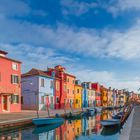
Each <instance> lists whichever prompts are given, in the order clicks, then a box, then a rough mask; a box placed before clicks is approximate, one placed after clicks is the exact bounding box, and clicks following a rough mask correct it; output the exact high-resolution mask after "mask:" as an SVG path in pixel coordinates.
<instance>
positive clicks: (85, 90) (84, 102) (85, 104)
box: [82, 82, 88, 107]
mask: <svg viewBox="0 0 140 140" xmlns="http://www.w3.org/2000/svg"><path fill="white" fill-rule="evenodd" d="M82 87H83V93H82V107H88V85H87V83H86V82H83V83H82Z"/></svg>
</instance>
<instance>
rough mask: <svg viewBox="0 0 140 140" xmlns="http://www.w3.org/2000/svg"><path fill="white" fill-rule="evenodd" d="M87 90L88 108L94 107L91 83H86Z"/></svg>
mask: <svg viewBox="0 0 140 140" xmlns="http://www.w3.org/2000/svg"><path fill="white" fill-rule="evenodd" d="M87 89H88V107H93V106H95V102H96V101H95V89H94V88H92V83H91V82H87Z"/></svg>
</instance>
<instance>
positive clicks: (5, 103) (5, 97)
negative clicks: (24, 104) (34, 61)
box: [3, 95, 8, 111]
mask: <svg viewBox="0 0 140 140" xmlns="http://www.w3.org/2000/svg"><path fill="white" fill-rule="evenodd" d="M3 111H8V96H7V95H3Z"/></svg>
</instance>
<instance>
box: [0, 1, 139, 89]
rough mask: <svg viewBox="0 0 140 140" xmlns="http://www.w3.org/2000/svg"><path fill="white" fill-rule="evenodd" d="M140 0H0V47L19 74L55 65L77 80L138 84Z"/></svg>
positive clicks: (118, 85) (135, 86)
mask: <svg viewBox="0 0 140 140" xmlns="http://www.w3.org/2000/svg"><path fill="white" fill-rule="evenodd" d="M139 36H140V1H138V0H123V1H122V0H12V1H11V0H0V49H3V50H6V51H8V52H9V56H10V57H12V58H15V59H19V60H21V61H22V62H23V64H22V72H26V71H28V70H30V69H31V68H32V67H35V68H39V69H46V68H47V67H53V66H55V65H58V64H61V65H63V66H65V67H66V68H67V70H68V71H69V72H70V73H73V74H75V75H76V76H77V78H78V79H81V80H82V81H93V82H97V81H98V82H100V83H101V84H104V85H106V86H107V87H109V86H112V87H113V88H129V89H130V90H135V91H136V90H137V89H138V88H139V87H140V65H139V59H140V39H139Z"/></svg>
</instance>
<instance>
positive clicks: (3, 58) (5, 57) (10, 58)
mask: <svg viewBox="0 0 140 140" xmlns="http://www.w3.org/2000/svg"><path fill="white" fill-rule="evenodd" d="M0 58H3V59H6V60H10V61H13V62H16V63H22V62H21V61H18V60H15V59H11V58H8V57H3V56H0Z"/></svg>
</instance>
